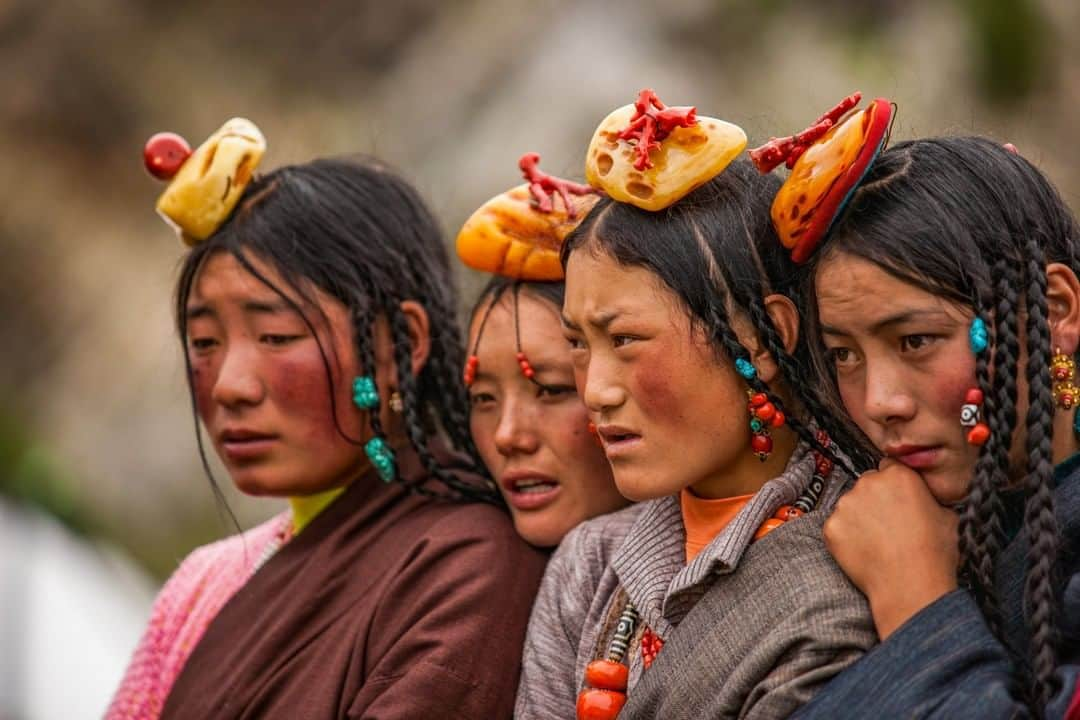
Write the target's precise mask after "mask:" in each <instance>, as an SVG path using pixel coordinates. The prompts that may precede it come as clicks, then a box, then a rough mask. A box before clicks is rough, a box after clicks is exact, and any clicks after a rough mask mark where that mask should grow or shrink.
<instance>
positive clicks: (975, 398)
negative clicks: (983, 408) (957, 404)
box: [964, 388, 983, 405]
mask: <svg viewBox="0 0 1080 720" xmlns="http://www.w3.org/2000/svg"><path fill="white" fill-rule="evenodd" d="M982 401H983V392H982V390H980V389H979V388H971V389H970V390H968V391H967V394H966V395H964V403H965V404H967V405H982Z"/></svg>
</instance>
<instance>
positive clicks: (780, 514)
mask: <svg viewBox="0 0 1080 720" xmlns="http://www.w3.org/2000/svg"><path fill="white" fill-rule="evenodd" d="M661 107H662V106H661ZM631 110H632V108H631ZM675 110H686V109H675ZM645 112H647V111H645ZM616 113H622V114H623V119H624V120H626V119H629V117H630V112H626V111H616ZM643 114H644V113H643ZM613 115H615V114H613ZM606 122H607V121H605V123H606ZM658 122H659V121H658ZM698 122H700V123H701V124H700V126H699V125H697V124H695V123H694V122H693V121H692V117H691V121H690V122H688V124H687V125H684V126H683V127H685V128H686V129H687V132H685V133H684V132H681V131H675V132H672V133H671V134H670V135H669V137H670V138H671V145H670V147H672V148H678V150H677V151H678V152H682V149H683V148H703V147H706V148H707V147H709V145H710V144H711V143H712V142H713V140H714V138H715V135H712V134H710V133H711V132H712V131H714V130H716V128H717V127H719V126H718V123H720V121H716V120H712V119H710V118H699V119H698ZM607 130H608V129H606V128H605V124H602V125H601V130H600V131H598V134H601V135H604V134H605V133H607ZM739 132H740V134H741V131H739ZM615 137H618V136H617V134H616V133H615V132H614V131H613V132H611V134H610V135H604V140H602V142H603V143H608V142H609V141H610V145H605V146H606V147H611V146H615V147H612V148H611V149H612V153H611V154H612V155H613V156H617V157H622V156H623V151H622V150H621V149H619V146H618V143H617V142H616V141H615V139H614V138H615ZM654 139H655V138H654ZM661 139H662V138H661ZM642 142H645V140H643V141H642ZM741 142H742V144H740V145H738V147H737V148H736V149H735V150H734V152H728V153H727V155H728V157H727V160H730V158H731V157H733V156H734V155H735V154H737V153H738V151H739V150H741V148H742V146H743V145H745V136H742V141H741ZM632 147H633V146H631V148H632ZM591 152H592V151H591V150H590V153H591ZM659 152H660V153H661V154H663V153H664V152H665V150H664V147H663V146H661V148H660V151H659ZM590 156H591V155H590ZM665 159H666V158H662V157H654V158H653V160H654V161H655V165H656V166H657V167H660V168H663V167H669V165H667V164H666V163H665V162H664V160H665ZM701 164H702V165H704V164H707V163H705V162H702V163H701ZM719 164H720V166H721V168H723V166H724V165H726V162H725V163H719ZM600 165H601V168H600V169H601V173H600V174H601V175H602V176H603V177H604V178H605V179H608V180H612V182H616V183H618V182H620V181H619V179H618V178H617V177H616V176H617V175H618V173H619V169H618V166H617V165H615V164H614V163H613V164H608V162H607V161H606V160H603V159H601V161H600ZM713 167H714V168H715V165H713ZM713 172H714V173H715V172H716V171H715V170H714V171H713ZM643 175H644V174H643ZM644 177H645V179H647V180H652V179H656V182H657V185H656V186H655V187H651V188H650V190H651V191H650V192H645V191H644V190H641V189H640V188H639V189H638V190H639V193H638V194H641V195H648V196H649V197H650V198H651V197H655V196H656V195H658V194H662V193H665V192H667V190H668V187H667V186H666V185H665V182H664V180H663V178H657V174H656V173H652V174H650V175H644ZM703 181H704V184H700V183H701V182H703ZM697 184H700V187H698V188H697V189H696V190H693V191H692V192H690V193H689V194H685V189H684V192H683V193H682V195H683V196H682V197H681V199H677V200H675V201H674V203H673V204H671V205H670V206H668V207H666V208H664V209H659V210H655V211H646V210H643V209H640V208H639V207H635V206H633V205H630V204H629V203H626V202H619V201H615V200H613V199H611V197H610V195H612V194H614V192H618V188H617V187H614V188H611V189H609V186H607V185H605V186H604V189H605V190H607V191H608V193H609V197H608V198H604V199H602V200H601V201H600V202H599V203H598V204H597V206H596V207H595V208H594V209H593V210H592V211H591V212H590V213H589V215H588V217H587V218H586V219H585V221H584V222H583V223H582V225H581V226H580V227H579V228H578V229H577V230H576V231H575V232H574V233H573V234H572V235H571V236H570V237H569V238H568V240H567V243H566V244H565V245H564V247H563V251H562V252H563V258H564V262H565V267H566V285H567V292H566V300H565V303H564V307H563V323H564V325H565V332H566V335H567V338H568V340H569V341H570V343H571V345H572V347H573V350H572V352H571V355H572V357H573V360H574V366H575V373H576V380H577V385H578V389H579V392H580V393H581V395H582V399H583V400H584V402H585V405H586V406H587V407H588V409H589V415H590V418H591V419H592V420H593V422H595V423H596V425H597V428H598V431H599V434H600V437H601V440H602V442H603V445H604V450H605V452H606V454H607V457H608V460H609V461H610V463H611V466H612V469H613V471H614V477H615V482H616V484H617V486H618V487H619V490H620V491H621V492H622V493H623V494H624V495H625V496H627V497H629V498H631V499H633V500H638V501H641V502H639V503H638V504H637V505H634V506H631V507H629V508H626V509H624V510H621V511H619V512H616V513H612V514H610V515H606V516H603V517H600V518H595V519H593V520H590V521H587V522H585V523H583V524H582V525H580V526H578V527H577V528H575V529H574V530H573V531H571V532H570V534H569V535H567V537H566V539H565V540H564V541H563V543H562V545H560V547H559V549H558V550H557V551H556V553H555V554H554V556H553V558H552V560H551V562H550V564H549V566H548V570H547V573H546V574H545V577H544V582H543V584H542V586H541V590H540V594H539V596H538V598H537V601H536V605H535V607H534V609H533V616H532V619H531V620H530V626H529V634H528V638H527V641H526V647H525V656H524V665H523V672H522V680H521V686H520V688H519V693H518V700H517V707H516V716H517V717H521V718H567V717H571V716H573V714H574V712H575V706H576V710H577V717H579V718H590V719H591V718H613V717H615V715H616V714H618V716H619V717H620V718H626V717H664V718H701V717H734V716H739V717H783V716H785V715H787V714H789V713H790V712H792V711H793V710H794V709H795V708H797V707H799V706H800V705H801V704H802V703H804V702H806V701H807V700H808V699H809V698H810V697H811V696H812V695H813V694H814V692H815V691H816V690H817V689H818V687H820V686H821V685H823V684H824V683H825V682H827V680H828V679H829V678H830V677H832V676H833V675H834V674H835V673H837V672H839V671H840V670H841V669H842V668H843V667H845V666H847V665H848V664H849V663H851V662H853V661H854V660H855V659H857V658H858V657H859V656H860V655H861V654H862V652H863V651H865V650H866V649H867V648H868V647H869V646H870V645H871V644H872V642H873V631H872V625H871V620H870V616H869V612H868V610H867V608H866V606H865V603H864V602H863V600H862V599H861V596H860V595H859V593H858V592H857V591H856V590H855V588H854V587H852V586H851V585H850V584H849V583H848V582H847V581H846V580H845V579H844V577H843V575H842V573H841V572H840V571H839V569H838V568H837V567H836V566H835V565H834V564H833V563H832V561H831V560H830V559H829V556H828V552H827V551H826V548H825V546H824V541H823V539H822V536H821V522H822V519H823V516H824V512H823V511H824V510H826V509H827V508H828V507H830V506H831V503H832V502H833V501H834V499H835V497H836V495H837V494H838V492H839V490H840V487H841V485H842V481H843V478H842V475H841V474H840V473H839V472H838V471H837V470H835V469H834V468H833V463H832V460H831V457H834V456H835V455H834V453H832V452H829V453H828V454H825V455H823V454H821V453H820V452H819V449H820V448H821V446H822V445H823V442H822V441H824V444H828V442H829V441H828V438H821V437H815V435H814V433H813V432H812V431H811V430H810V428H809V427H808V426H807V425H806V424H805V423H802V422H799V421H797V420H796V418H795V417H794V415H795V414H796V413H798V412H800V410H799V408H800V406H802V405H808V406H810V407H813V408H815V409H817V408H819V406H818V404H817V399H816V397H815V396H814V394H813V392H811V388H810V387H809V386H804V385H802V384H801V383H800V379H801V370H800V368H799V366H798V364H797V362H796V361H795V359H794V357H793V353H796V352H797V351H796V348H797V347H799V345H800V340H799V330H798V312H797V309H796V306H795V304H794V303H793V302H792V300H790V299H789V294H790V292H791V290H792V288H791V287H790V282H791V281H792V277H793V275H792V273H791V272H790V271H791V269H792V268H791V266H790V264H789V262H788V261H787V260H786V258H785V257H784V255H783V253H782V252H779V248H778V246H777V244H776V242H775V236H774V234H773V232H772V229H771V227H770V225H769V223H768V217H767V209H768V203H769V201H770V200H771V198H772V196H773V194H774V192H775V190H776V187H777V185H778V184H779V183H778V182H776V181H774V180H772V179H770V178H762V177H761V176H759V175H758V174H757V173H756V172H755V171H754V170H753V168H752V166H750V164H749V163H746V162H744V161H737V162H734V163H731V164H730V165H727V168H726V169H725V170H723V172H720V174H719V175H718V176H716V177H714V178H712V179H708V178H704V179H699V181H698V183H697ZM692 185H693V183H692V184H691V187H692ZM613 191H614V192H613ZM675 194H676V195H678V193H675ZM799 352H801V351H799ZM800 396H801V397H800ZM748 400H749V404H748ZM800 401H801V402H800ZM748 408H749V412H748ZM841 460H842V458H841ZM844 462H846V461H844ZM815 507H816V508H818V509H819V511H818V512H809V513H808V514H806V515H805V517H800V515H803V513H804V511H808V510H810V509H811V508H815ZM785 520H787V522H784V521H785ZM770 531H771V532H770ZM755 536H758V537H761V538H762V539H760V540H759V541H757V542H754V540H755ZM701 619H703V620H704V622H706V623H707V624H708V626H710V627H714V628H722V629H723V631H722V633H721V636H720V637H719V638H717V641H716V642H715V643H714V644H710V645H704V644H702V643H701V642H700V640H701V639H702V638H701V636H700V635H698V634H696V633H695V634H687V633H685V632H684V627H685V626H686V625H687V624H690V625H694V624H695V623H696V622H698V621H699V620H701ZM624 703H625V707H624Z"/></svg>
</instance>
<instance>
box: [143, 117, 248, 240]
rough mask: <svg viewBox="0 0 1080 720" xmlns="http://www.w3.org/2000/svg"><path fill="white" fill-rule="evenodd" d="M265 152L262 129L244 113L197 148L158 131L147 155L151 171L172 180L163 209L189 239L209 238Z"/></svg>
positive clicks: (160, 209)
mask: <svg viewBox="0 0 1080 720" xmlns="http://www.w3.org/2000/svg"><path fill="white" fill-rule="evenodd" d="M265 151H266V140H265V139H264V138H263V135H262V133H261V132H259V128H257V127H256V126H255V123H253V122H251V121H250V120H245V119H244V118H233V119H232V120H229V121H228V122H227V123H225V124H224V125H222V126H221V128H220V129H219V130H218V131H217V132H215V133H214V134H213V135H211V136H210V137H209V138H208V139H207V140H206V142H204V143H203V144H202V145H200V146H199V147H198V148H197V149H196V150H195V152H191V149H190V147H189V146H188V144H187V143H186V142H185V141H184V139H183V138H182V137H180V136H179V135H176V134H174V133H158V134H156V135H154V136H153V137H151V138H150V139H149V140H148V141H147V143H146V146H145V147H144V149H143V160H144V162H145V163H146V169H147V170H148V171H149V172H150V174H151V175H153V176H154V177H156V178H158V179H159V180H167V181H169V184H168V186H167V187H166V188H165V192H163V193H162V194H161V197H159V198H158V201H157V211H158V213H159V214H160V215H161V217H163V218H164V219H165V221H166V222H167V223H169V225H171V226H172V227H173V228H174V229H175V230H176V232H177V234H179V235H180V239H181V240H183V241H184V242H185V243H186V244H188V245H196V244H198V243H200V242H202V241H203V240H206V239H207V238H209V237H210V236H211V235H213V234H214V231H215V230H217V229H218V227H220V226H221V224H222V223H224V222H225V221H226V220H227V219H228V218H229V215H230V214H231V213H232V211H233V208H234V207H236V203H237V202H238V201H239V200H240V196H241V195H243V193H244V188H246V187H247V185H248V183H249V182H251V178H252V176H253V174H254V172H255V167H256V166H257V165H258V164H259V160H261V159H262V156H263V153H264V152H265Z"/></svg>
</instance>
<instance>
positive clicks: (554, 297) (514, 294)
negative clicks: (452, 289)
mask: <svg viewBox="0 0 1080 720" xmlns="http://www.w3.org/2000/svg"><path fill="white" fill-rule="evenodd" d="M523 292H524V293H527V294H529V295H532V296H533V297H534V298H536V299H538V300H541V301H543V302H546V303H548V304H549V305H551V306H552V307H553V308H554V309H555V312H557V313H558V312H562V306H563V299H564V298H565V297H566V283H564V282H563V281H562V280H550V281H549V280H515V279H512V278H508V277H504V276H502V275H495V276H493V277H492V278H491V280H489V281H488V283H487V285H485V286H484V289H483V290H481V291H480V295H479V296H478V297H477V298H476V302H475V303H474V304H473V307H472V310H471V311H470V313H469V318H470V322H471V321H472V320H474V319H475V318H476V316H477V314H478V313H480V312H481V311H483V315H482V316H481V318H480V327H478V328H477V329H476V338H474V339H473V343H472V347H471V348H469V362H470V365H469V367H468V368H467V369H466V378H465V384H466V386H468V385H470V384H471V383H472V376H473V374H474V373H475V372H476V362H477V360H476V354H477V352H478V351H479V348H480V340H481V339H482V338H483V336H484V328H485V327H487V321H488V318H489V317H491V312H492V311H493V310H494V309H495V306H496V305H498V304H499V301H500V300H501V299H502V297H503V295H506V294H509V295H510V298H511V300H512V304H511V312H512V314H513V319H514V342H515V345H516V347H517V352H518V354H519V357H520V358H522V359H524V351H523V350H522V347H521V318H520V315H519V313H518V304H519V303H518V298H519V296H520V295H521V293H523ZM567 349H569V348H567ZM525 362H526V363H527V362H528V361H527V360H525ZM525 367H526V366H525V365H523V366H522V370H523V371H524V370H525ZM525 377H526V378H527V379H528V380H529V381H530V382H532V383H533V384H534V385H537V386H539V387H542V388H546V387H547V386H546V385H544V383H542V382H540V381H539V380H537V379H536V378H535V377H534V376H533V375H532V373H527V374H526V375H525Z"/></svg>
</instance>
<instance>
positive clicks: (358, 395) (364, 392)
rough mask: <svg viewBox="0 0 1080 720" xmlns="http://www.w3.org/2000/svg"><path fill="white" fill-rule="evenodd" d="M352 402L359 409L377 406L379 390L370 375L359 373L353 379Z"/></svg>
mask: <svg viewBox="0 0 1080 720" xmlns="http://www.w3.org/2000/svg"><path fill="white" fill-rule="evenodd" d="M352 389H353V396H352V399H353V402H354V403H355V404H356V407H358V408H360V409H361V410H371V409H372V408H377V407H379V391H378V389H377V388H376V387H375V380H374V379H373V378H372V377H371V376H370V375H361V376H360V377H358V378H356V379H355V380H353V384H352Z"/></svg>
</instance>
